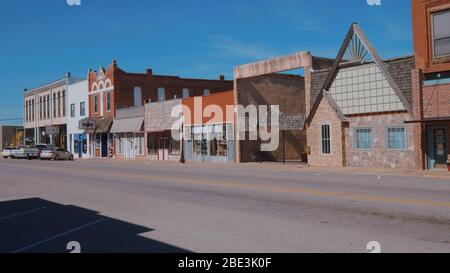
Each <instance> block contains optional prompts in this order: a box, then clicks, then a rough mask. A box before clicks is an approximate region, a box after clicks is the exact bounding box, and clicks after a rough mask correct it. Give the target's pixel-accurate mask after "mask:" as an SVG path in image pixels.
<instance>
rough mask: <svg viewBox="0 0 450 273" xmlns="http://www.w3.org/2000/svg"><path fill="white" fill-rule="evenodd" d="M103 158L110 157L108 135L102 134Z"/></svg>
mask: <svg viewBox="0 0 450 273" xmlns="http://www.w3.org/2000/svg"><path fill="white" fill-rule="evenodd" d="M101 142H102V144H101V145H102V157H108V135H107V134H101Z"/></svg>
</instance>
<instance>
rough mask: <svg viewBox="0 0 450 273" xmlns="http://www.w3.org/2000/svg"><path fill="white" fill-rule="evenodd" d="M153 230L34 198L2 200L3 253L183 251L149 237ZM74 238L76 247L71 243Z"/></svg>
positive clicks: (0, 242)
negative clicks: (148, 233) (146, 236)
mask: <svg viewBox="0 0 450 273" xmlns="http://www.w3.org/2000/svg"><path fill="white" fill-rule="evenodd" d="M151 231H153V230H152V229H150V228H147V227H143V226H138V225H134V224H131V223H127V222H123V221H119V220H116V219H112V218H108V217H104V216H102V215H99V213H98V212H96V211H91V210H88V209H84V208H80V207H76V206H66V205H61V204H57V203H53V202H50V201H47V200H43V199H38V198H33V199H24V200H15V201H6V202H1V203H0V252H2V253H5V252H6V253H9V252H23V253H69V252H71V251H72V250H74V249H76V248H77V246H78V243H79V246H80V248H81V249H80V250H81V252H82V253H184V252H189V251H187V250H184V249H181V248H178V247H175V246H171V245H168V244H165V243H162V242H158V241H155V240H152V239H148V238H145V237H142V236H140V234H143V233H147V232H151ZM73 241H75V242H76V243H75V248H69V250H68V243H69V242H73Z"/></svg>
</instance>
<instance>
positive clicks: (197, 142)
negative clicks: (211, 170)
mask: <svg viewBox="0 0 450 273" xmlns="http://www.w3.org/2000/svg"><path fill="white" fill-rule="evenodd" d="M204 129H205V128H204V127H203V126H194V127H193V128H192V139H193V140H192V144H193V145H192V154H193V155H196V156H206V155H208V141H207V139H206V136H207V135H206V133H207V132H204Z"/></svg>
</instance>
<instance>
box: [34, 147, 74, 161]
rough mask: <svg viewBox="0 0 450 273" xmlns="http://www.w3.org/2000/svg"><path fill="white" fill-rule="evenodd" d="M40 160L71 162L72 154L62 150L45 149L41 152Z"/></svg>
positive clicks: (54, 148)
mask: <svg viewBox="0 0 450 273" xmlns="http://www.w3.org/2000/svg"><path fill="white" fill-rule="evenodd" d="M40 158H41V160H52V159H53V160H71V161H72V160H73V154H72V153H70V152H69V151H67V150H66V149H64V148H56V147H52V148H46V149H44V150H42V151H41V155H40Z"/></svg>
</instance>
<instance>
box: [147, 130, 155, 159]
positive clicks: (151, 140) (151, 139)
mask: <svg viewBox="0 0 450 273" xmlns="http://www.w3.org/2000/svg"><path fill="white" fill-rule="evenodd" d="M147 151H148V154H150V155H153V154H156V153H157V145H156V135H154V134H149V135H148V137H147Z"/></svg>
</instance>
